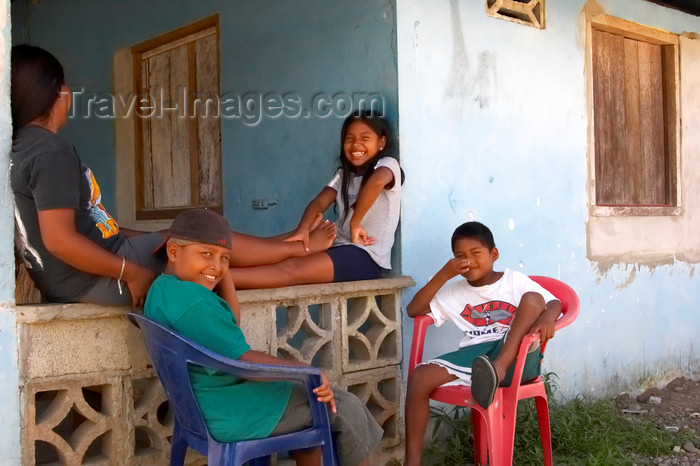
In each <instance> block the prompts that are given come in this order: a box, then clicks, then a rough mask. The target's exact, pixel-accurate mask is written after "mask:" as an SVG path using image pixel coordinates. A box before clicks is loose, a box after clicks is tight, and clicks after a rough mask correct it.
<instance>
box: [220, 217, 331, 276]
mask: <svg viewBox="0 0 700 466" xmlns="http://www.w3.org/2000/svg"><path fill="white" fill-rule="evenodd" d="M334 239H335V224H333V223H330V222H328V223H321V225H320V226H319V227H317V228H316V229H315V230H314V231H313V232H311V235H310V236H309V252H306V251H304V247H303V246H302V244H301V242H300V241H283V240H279V239H273V238H258V237H257V236H250V235H245V234H243V233H238V232H235V231H233V232H231V240H232V242H233V251H232V253H231V266H233V267H250V266H255V265H269V264H277V263H278V262H282V261H283V260H285V259H289V258H292V257H306V256H308V255H309V254H313V253H317V252H322V251H325V250H327V249H328V248H329V247H330V246H331V244H333V240H334Z"/></svg>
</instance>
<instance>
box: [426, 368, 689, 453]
mask: <svg viewBox="0 0 700 466" xmlns="http://www.w3.org/2000/svg"><path fill="white" fill-rule="evenodd" d="M555 377H556V375H555V374H553V373H549V374H546V375H545V376H544V377H543V378H544V379H545V382H546V383H547V386H548V392H549V395H551V394H552V392H553V391H554V390H556V385H555V384H554V382H553V379H554V378H555ZM469 411H470V410H469V409H467V408H462V407H451V408H431V414H432V417H433V420H434V427H433V430H432V432H431V440H430V443H429V445H428V447H427V448H426V450H425V460H426V464H435V465H464V464H465V459H467V461H471V460H472V459H473V458H474V452H473V448H472V443H471V417H470V413H469ZM549 412H550V422H551V430H552V453H553V456H554V464H557V465H610V464H615V465H632V464H634V463H635V459H636V463H637V464H640V462H641V461H640V459H643V458H654V457H657V456H662V455H668V454H670V453H671V452H672V450H673V447H674V445H679V444H682V443H684V442H686V441H688V440H691V441H695V442H697V441H698V438H697V437H695V436H694V434H692V433H688V432H683V431H681V432H679V433H669V432H666V431H665V430H664V429H661V428H660V427H658V426H656V425H655V424H653V423H651V422H648V421H638V420H634V419H626V418H624V417H622V416H620V415H619V414H617V413H616V411H615V408H614V405H613V401H612V400H610V399H603V400H587V399H584V398H583V397H582V396H578V397H576V398H575V399H573V400H570V401H568V402H565V403H558V402H556V401H555V400H554V398H553V397H551V396H550V397H549ZM696 444H697V443H696ZM513 456H514V462H513V464H514V465H517V466H520V465H541V464H542V463H543V458H542V446H541V443H540V431H539V426H538V424H537V411H536V409H535V403H534V400H525V401H521V402H520V405H519V407H518V419H517V423H516V432H515V446H514V455H513Z"/></svg>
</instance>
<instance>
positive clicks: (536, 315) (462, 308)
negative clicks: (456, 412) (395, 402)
mask: <svg viewBox="0 0 700 466" xmlns="http://www.w3.org/2000/svg"><path fill="white" fill-rule="evenodd" d="M452 252H453V253H454V258H452V259H450V260H449V261H447V263H446V264H445V265H444V266H443V267H442V268H441V269H440V270H439V271H438V272H437V273H436V274H435V276H434V277H433V278H432V279H431V280H430V281H429V282H428V283H427V284H426V285H425V286H424V287H423V288H421V289H420V291H418V293H416V295H415V296H414V297H413V299H412V300H411V302H410V303H409V304H408V306H407V307H406V311H407V313H408V315H409V316H410V317H415V316H418V315H422V314H430V315H431V316H432V317H433V318H434V319H435V324H436V325H437V326H440V325H442V324H443V323H444V322H447V321H450V322H452V323H454V324H455V325H457V327H459V329H460V330H462V331H463V332H464V338H462V341H461V342H460V343H459V349H458V350H457V351H454V352H452V353H448V354H444V355H442V356H440V357H438V358H436V359H432V360H430V361H428V362H426V363H424V364H421V365H419V366H417V367H416V368H415V370H414V371H413V373H412V374H411V376H410V377H409V379H408V390H407V393H406V461H405V463H404V464H405V465H408V466H410V465H417V464H420V459H421V454H422V450H423V437H424V435H425V429H426V426H427V423H428V416H429V400H430V393H431V392H432V391H433V390H435V389H436V388H438V387H439V386H441V385H443V384H446V383H451V384H467V385H471V386H472V395H473V396H474V400H475V401H476V402H477V403H478V404H479V405H481V406H482V407H483V408H488V406H489V405H490V404H491V403H492V401H493V397H494V394H495V392H496V388H498V386H499V385H501V386H508V385H510V383H511V379H512V375H513V374H512V373H513V366H514V363H515V359H516V356H517V354H518V349H519V347H520V343H521V341H522V339H523V337H524V336H525V335H527V334H531V333H537V332H541V339H540V341H541V343H544V342H546V341H547V340H548V339H550V338H552V337H553V336H554V322H555V320H556V319H557V317H559V314H560V313H561V303H560V302H559V301H558V300H557V299H556V298H555V297H554V296H553V295H552V294H551V293H549V292H548V291H547V290H545V289H544V288H543V287H542V286H540V285H539V284H537V283H535V282H534V281H532V280H531V279H530V278H528V277H527V276H526V275H524V274H522V273H520V272H517V271H512V270H508V269H506V270H505V271H503V272H495V271H494V270H493V263H494V262H495V261H496V260H497V259H498V249H496V246H495V244H494V240H493V234H492V233H491V231H490V230H489V229H488V228H487V227H486V226H484V225H483V224H481V223H479V222H467V223H464V224H462V225H461V226H459V227H458V228H457V229H456V230H455V232H454V233H453V234H452ZM457 275H461V276H462V277H464V278H465V280H458V281H455V282H453V283H450V284H448V285H446V283H447V281H448V280H450V279H452V278H453V277H455V276H457ZM541 360H542V353H541V351H540V350H539V346H538V345H536V346H535V347H534V348H531V349H530V352H529V353H528V356H527V359H526V361H525V369H524V371H523V378H522V379H523V380H524V381H526V380H531V379H534V378H536V377H537V376H538V375H539V374H540V361H541Z"/></svg>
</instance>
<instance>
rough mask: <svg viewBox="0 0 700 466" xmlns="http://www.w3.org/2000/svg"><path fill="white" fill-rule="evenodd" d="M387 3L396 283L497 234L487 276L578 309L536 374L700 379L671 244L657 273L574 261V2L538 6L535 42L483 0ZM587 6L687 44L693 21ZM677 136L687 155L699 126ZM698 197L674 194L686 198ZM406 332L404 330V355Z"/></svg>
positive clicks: (578, 168)
mask: <svg viewBox="0 0 700 466" xmlns="http://www.w3.org/2000/svg"><path fill="white" fill-rule="evenodd" d="M397 3H398V5H397V46H398V66H399V115H400V118H399V120H400V138H401V161H402V166H403V168H404V170H405V172H406V184H405V186H404V199H403V202H404V203H403V217H402V222H401V223H402V238H403V242H402V245H403V247H402V261H403V273H404V274H406V275H411V276H413V277H414V278H415V280H416V282H417V284H418V285H417V287H420V286H422V285H424V284H425V283H426V281H427V280H428V279H429V278H430V277H431V276H432V275H433V274H434V273H435V272H436V271H437V270H438V269H439V268H440V267H441V266H442V265H443V264H444V262H445V261H447V260H448V259H449V258H450V257H451V251H450V245H449V238H450V235H451V234H452V231H453V230H454V228H455V227H456V226H458V225H459V224H461V223H462V222H465V221H468V220H479V221H481V222H483V223H485V224H486V225H488V226H489V227H491V229H492V230H493V232H494V236H495V238H496V244H497V246H498V248H499V250H500V252H501V258H500V259H499V261H498V262H497V266H498V268H500V269H503V268H505V267H509V268H513V269H516V270H520V271H523V272H524V273H527V274H537V275H550V276H553V277H557V278H560V279H562V280H563V281H565V282H567V283H569V284H570V285H571V286H573V287H574V289H575V290H576V291H577V292H578V294H579V297H580V298H581V305H582V308H581V314H580V316H579V318H578V320H577V321H576V323H575V324H573V325H572V326H570V327H568V328H566V329H565V330H563V331H562V332H561V333H560V334H559V335H557V337H556V338H555V339H554V340H553V341H552V342H551V344H550V346H549V349H548V354H547V357H546V358H545V363H544V370H545V371H554V372H556V373H557V374H558V375H559V377H560V378H561V381H560V385H561V388H562V393H563V394H564V395H566V396H573V395H576V394H578V393H583V394H587V395H593V396H601V395H605V394H612V393H617V392H618V391H620V390H623V389H635V388H639V387H640V386H642V385H644V384H650V383H657V382H659V381H661V380H662V379H664V378H668V377H672V376H674V375H676V374H683V375H691V376H693V377H695V378H697V377H700V366H699V364H700V348H698V346H699V345H698V344H697V334H698V332H699V331H700V312H699V309H698V308H699V306H698V301H700V277H697V276H695V267H696V265H695V263H687V262H682V261H681V260H679V259H678V258H677V256H675V251H674V250H673V248H674V247H680V246H677V245H669V254H668V256H669V257H671V259H670V260H666V261H665V263H664V264H661V263H659V264H655V263H652V264H650V265H641V264H638V263H636V262H632V263H623V262H621V261H616V262H614V263H613V264H606V266H605V267H604V268H602V267H601V268H599V264H598V263H596V262H592V261H590V260H589V259H588V258H587V254H588V252H587V241H588V238H587V228H586V226H587V221H588V205H587V198H588V194H587V183H588V171H587V127H588V126H587V125H588V120H587V118H588V117H587V111H586V105H587V103H586V102H587V101H586V78H585V75H584V63H585V62H584V60H585V49H584V45H585V36H584V18H583V15H582V13H581V9H582V7H583V5H584V1H583V0H557V1H556V2H554V1H552V2H547V3H546V25H547V27H546V29H544V30H538V29H535V28H532V27H527V26H522V25H518V24H514V23H510V22H506V21H503V20H498V19H494V18H490V17H487V16H486V14H485V2H484V1H482V0H432V1H430V2H425V1H423V0H399V1H398V2H397ZM598 3H599V5H600V6H601V7H602V8H603V10H605V12H606V13H607V14H610V15H613V16H617V17H621V18H624V19H627V20H631V21H635V22H639V23H643V24H646V25H649V26H653V27H658V28H661V29H664V30H667V31H670V32H674V33H677V34H680V33H682V32H683V31H696V32H700V18H698V17H694V16H690V15H686V14H683V13H680V12H678V11H675V10H671V9H668V8H663V7H660V6H658V5H655V4H652V3H650V2H646V1H642V0H614V1H613V0H601V1H599V2H598ZM698 66H700V65H698ZM695 69H697V67H696V68H695ZM681 79H682V78H681ZM697 102H698V101H697V99H695V100H693V101H691V99H690V98H688V97H686V103H687V105H697ZM696 121H697V120H696ZM684 130H685V134H688V137H686V138H685V139H684V140H683V143H684V144H686V146H685V149H684V150H690V148H691V147H694V148H695V149H700V145H698V141H697V139H698V138H697V136H691V133H692V132H693V131H694V132H695V133H698V128H697V127H695V128H685V129H684ZM691 137H694V139H693V140H692V141H691ZM693 141H694V142H693ZM689 144H694V146H688V145H689ZM697 152H698V151H697V150H695V151H694V153H697ZM687 168H689V169H692V170H700V167H687ZM689 175H691V177H692V176H694V177H697V176H698V174H697V173H695V174H694V175H693V174H689ZM685 176H686V174H685V173H684V177H685ZM684 179H685V178H684ZM696 186H697V185H694V186H689V187H687V188H690V189H686V191H685V194H684V195H686V196H691V197H692V196H695V197H696V198H697V195H698V192H697V187H696ZM608 234H610V235H612V236H613V237H614V240H615V241H624V240H625V238H624V237H622V236H620V235H619V234H618V235H617V236H615V232H608ZM697 244H698V243H697V240H695V244H692V245H690V246H688V245H687V244H686V245H683V246H682V247H683V248H684V249H685V250H687V249H688V247H690V248H691V249H693V248H695V249H698V245H697ZM690 256H691V254H685V255H684V258H687V257H690ZM674 257H676V258H674ZM695 257H698V255H697V254H695ZM684 260H686V259H684ZM417 289H418V288H416V289H413V290H408V292H406V293H405V294H404V301H405V302H404V304H405V303H407V302H408V301H409V300H410V299H411V298H412V296H413V294H414V292H415V291H416V290H417ZM412 325H413V324H412V321H411V320H410V319H408V318H407V319H405V321H404V332H405V333H404V334H405V336H406V338H405V339H404V342H405V343H404V344H405V346H406V350H407V349H408V347H409V346H410V340H411V339H410V335H411V331H412ZM438 335H443V336H444V338H438ZM428 338H430V339H431V340H430V343H429V344H428V345H427V346H426V356H432V355H437V354H441V353H444V352H447V351H451V350H453V349H454V348H456V346H457V342H458V340H459V335H458V334H457V332H456V331H454V330H453V329H439V330H433V331H432V333H429V334H428ZM405 354H407V353H405Z"/></svg>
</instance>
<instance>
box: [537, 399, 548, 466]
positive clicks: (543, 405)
mask: <svg viewBox="0 0 700 466" xmlns="http://www.w3.org/2000/svg"><path fill="white" fill-rule="evenodd" d="M535 406H536V407H537V421H538V422H539V424H540V437H541V438H542V455H543V458H544V464H545V466H552V431H551V428H550V425H549V405H548V404H547V398H545V397H543V396H536V397H535Z"/></svg>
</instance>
